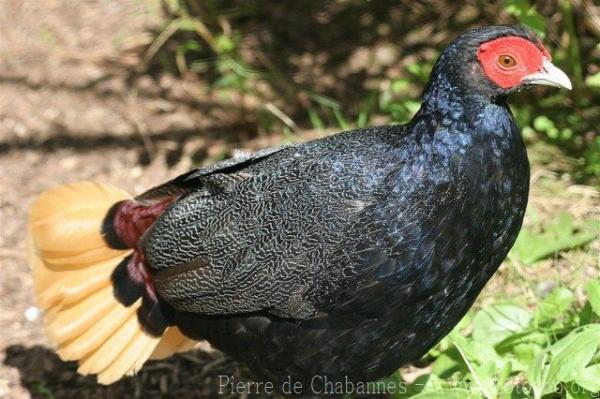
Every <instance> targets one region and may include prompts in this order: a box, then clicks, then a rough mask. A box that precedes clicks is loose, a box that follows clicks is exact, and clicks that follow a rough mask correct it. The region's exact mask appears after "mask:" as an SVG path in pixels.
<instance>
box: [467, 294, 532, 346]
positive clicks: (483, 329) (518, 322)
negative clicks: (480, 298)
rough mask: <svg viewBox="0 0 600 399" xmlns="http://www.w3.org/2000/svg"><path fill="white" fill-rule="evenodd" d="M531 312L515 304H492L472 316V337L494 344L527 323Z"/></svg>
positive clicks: (523, 327) (518, 330)
mask: <svg viewBox="0 0 600 399" xmlns="http://www.w3.org/2000/svg"><path fill="white" fill-rule="evenodd" d="M530 320H531V314H530V313H529V312H528V311H527V310H525V309H523V308H521V307H519V306H516V305H512V304H508V303H504V304H502V303H500V304H493V305H491V306H486V307H484V308H483V309H481V310H480V311H479V312H477V314H476V315H475V317H473V324H472V325H473V339H474V340H476V341H479V342H484V343H489V344H491V345H495V344H497V343H499V342H501V341H503V340H504V339H505V338H507V337H508V336H510V335H512V334H514V333H516V332H520V331H522V330H523V329H525V328H526V327H527V326H528V325H529V321H530Z"/></svg>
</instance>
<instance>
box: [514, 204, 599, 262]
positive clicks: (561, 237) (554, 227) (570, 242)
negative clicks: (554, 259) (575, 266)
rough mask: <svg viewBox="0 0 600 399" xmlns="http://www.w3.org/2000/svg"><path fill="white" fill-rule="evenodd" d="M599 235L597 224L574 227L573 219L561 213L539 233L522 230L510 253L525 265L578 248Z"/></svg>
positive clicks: (588, 223)
mask: <svg viewBox="0 0 600 399" xmlns="http://www.w3.org/2000/svg"><path fill="white" fill-rule="evenodd" d="M599 233H600V224H599V223H590V222H587V223H583V224H581V225H579V226H575V225H574V221H573V217H572V216H571V215H569V214H567V213H562V214H560V215H558V216H557V217H556V218H554V219H553V220H552V221H551V222H550V223H548V224H547V225H546V226H544V227H543V229H542V231H541V232H536V231H532V230H530V229H522V230H521V233H520V234H519V237H518V238H517V241H516V243H515V245H514V247H513V249H512V251H511V253H510V256H511V257H516V258H517V259H518V260H519V261H520V262H521V263H524V264H526V265H528V264H532V263H535V262H537V261H539V260H542V259H544V258H547V257H549V256H553V255H555V254H556V253H559V252H561V251H564V250H568V249H572V248H577V247H580V246H582V245H584V244H587V243H588V242H590V241H592V240H594V238H595V237H596V236H597V235H598V234H599Z"/></svg>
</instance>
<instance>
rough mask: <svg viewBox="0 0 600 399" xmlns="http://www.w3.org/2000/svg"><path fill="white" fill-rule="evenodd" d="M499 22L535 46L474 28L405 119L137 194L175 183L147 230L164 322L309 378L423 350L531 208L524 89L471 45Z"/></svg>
mask: <svg viewBox="0 0 600 399" xmlns="http://www.w3.org/2000/svg"><path fill="white" fill-rule="evenodd" d="M503 36H517V37H521V38H525V39H527V40H529V41H531V42H533V43H538V41H537V39H536V38H535V37H534V36H533V35H532V34H531V33H530V32H529V31H527V30H525V29H523V28H520V27H488V28H482V29H476V30H473V31H469V32H467V33H465V34H463V35H462V36H461V37H459V38H458V39H457V40H456V41H455V42H453V43H452V44H451V45H450V46H449V47H448V48H447V49H446V50H445V51H444V52H443V53H442V55H441V56H440V58H439V60H438V62H437V63H436V65H435V67H434V69H433V72H432V76H431V79H430V82H429V84H428V86H427V88H426V90H425V92H424V94H423V104H422V107H421V109H420V111H419V112H418V113H417V115H415V117H414V118H413V120H412V121H411V122H410V123H408V124H407V125H395V126H380V127H373V128H369V129H363V130H356V131H351V132H345V133H341V134H338V135H334V136H331V137H328V138H325V139H321V140H316V141H312V142H309V143H306V144H301V145H294V146H289V147H283V148H278V149H271V150H265V151H262V152H259V153H257V154H254V155H252V156H250V157H248V158H245V159H241V160H227V161H224V162H222V163H219V164H216V165H215V166H213V167H211V168H208V169H200V170H196V171H192V172H189V173H187V174H186V175H183V176H180V177H178V178H177V179H175V180H173V181H172V182H170V183H167V184H165V185H162V186H160V187H158V188H157V189H154V190H151V191H149V192H148V193H146V194H145V195H142V196H141V197H139V198H138V200H139V201H146V202H148V201H150V202H151V201H155V200H157V199H161V198H164V197H167V196H169V195H171V196H172V195H178V196H180V197H179V199H177V200H176V201H175V202H174V203H173V204H172V205H171V206H170V207H169V208H168V209H167V210H166V211H165V212H164V213H163V214H162V215H161V216H160V217H159V218H158V220H157V221H156V223H155V224H154V225H153V226H152V227H151V228H150V229H149V230H148V231H147V232H146V234H145V235H144V238H143V240H142V243H141V248H142V251H143V253H144V256H145V260H146V262H147V264H148V266H149V267H150V268H151V270H152V274H153V281H154V284H155V287H156V291H157V293H158V296H159V299H160V300H161V301H164V302H165V303H167V304H168V305H169V307H170V311H169V312H168V313H170V314H169V315H168V319H169V322H170V323H172V324H176V325H178V326H179V327H180V328H181V329H182V331H183V332H184V333H185V334H186V335H188V336H190V337H193V338H196V339H207V340H208V341H209V342H210V343H211V344H213V345H214V346H215V347H217V348H219V349H221V350H223V351H224V352H226V353H228V354H230V355H232V356H233V357H235V358H237V359H240V360H242V361H244V362H245V363H246V364H248V365H249V366H250V368H251V369H253V370H254V371H255V372H257V373H258V374H259V375H263V376H265V377H268V378H270V379H273V380H276V381H279V382H281V381H285V380H287V379H288V378H291V379H292V380H293V381H294V380H297V381H301V382H303V383H304V386H305V387H309V386H310V383H311V380H312V382H315V381H314V380H313V376H315V375H317V376H325V375H327V376H328V378H329V380H330V381H334V380H342V381H343V380H344V379H345V378H348V379H349V380H353V381H370V380H374V379H378V378H381V377H384V376H386V375H388V374H389V373H391V372H393V371H394V370H395V369H397V368H398V367H399V366H401V365H403V364H406V363H408V362H411V361H414V360H417V359H418V358H419V357H420V356H422V355H423V354H424V353H425V352H426V351H427V350H429V348H431V347H432V346H433V345H434V344H435V343H436V342H437V341H439V340H440V339H441V338H442V337H443V336H444V335H445V334H447V333H448V332H449V331H450V330H451V329H452V327H453V326H454V325H455V324H456V323H457V322H458V321H459V320H460V318H462V317H463V315H464V314H465V313H466V311H467V310H468V309H469V307H470V306H471V304H472V303H473V301H474V300H475V298H476V296H477V295H478V293H479V292H480V291H481V289H482V288H483V286H484V285H485V283H486V282H487V281H488V279H489V278H490V277H491V276H492V274H493V273H494V272H495V271H496V269H497V268H498V266H499V265H500V263H501V262H502V260H503V259H504V258H505V256H506V254H507V253H508V251H509V249H510V248H511V246H512V245H513V243H514V240H515V238H516V236H517V233H518V231H519V229H520V227H521V223H522V220H523V215H524V213H525V208H526V204H527V195H528V182H529V166H528V161H527V155H526V151H525V147H524V144H523V141H522V139H521V137H520V134H519V131H518V129H517V127H516V126H515V123H514V121H513V118H512V116H511V113H510V110H509V108H508V106H507V104H506V96H507V94H509V93H510V92H512V91H514V90H517V89H519V88H520V87H521V86H519V87H513V88H507V89H502V88H500V87H498V86H497V85H495V84H494V83H493V82H491V81H490V80H489V79H487V77H486V76H485V75H484V74H483V73H482V69H481V65H479V62H478V60H477V57H476V52H477V48H478V46H479V45H480V44H481V43H484V42H487V41H489V40H492V39H495V38H498V37H503ZM536 45H537V44H536ZM316 382H317V384H318V381H316ZM313 388H315V387H313ZM316 388H318V386H317V387H316Z"/></svg>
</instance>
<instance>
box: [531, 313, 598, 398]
mask: <svg viewBox="0 0 600 399" xmlns="http://www.w3.org/2000/svg"><path fill="white" fill-rule="evenodd" d="M565 339H567V340H568V345H565V344H564V343H562V344H560V342H561V341H562V340H565ZM562 340H561V341H558V342H557V344H560V345H557V344H555V345H553V347H554V349H555V347H556V346H558V347H559V348H561V349H560V351H559V352H558V353H556V354H555V355H554V356H553V357H552V360H551V361H550V364H549V365H548V371H547V379H546V384H545V387H544V390H543V393H550V392H553V391H554V389H555V388H554V387H555V386H556V384H558V383H559V382H568V381H572V380H575V379H576V378H577V377H578V376H581V375H582V373H583V371H584V369H585V368H586V366H587V364H588V363H589V361H590V360H591V359H592V357H593V356H594V354H595V353H596V350H597V349H598V345H600V324H591V325H589V326H588V328H585V329H583V328H581V329H577V330H574V331H573V332H571V333H570V334H569V335H568V336H567V337H565V338H563V339H562Z"/></svg>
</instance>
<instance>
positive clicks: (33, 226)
mask: <svg viewBox="0 0 600 399" xmlns="http://www.w3.org/2000/svg"><path fill="white" fill-rule="evenodd" d="M129 199H131V198H130V197H129V195H128V194H127V193H125V192H124V191H122V190H119V189H117V188H114V187H111V186H108V185H103V184H97V183H91V182H82V183H74V184H67V185H64V186H60V187H57V188H54V189H51V190H49V191H47V192H45V193H43V194H41V195H40V196H39V197H38V198H37V200H36V201H35V202H34V204H33V205H32V207H31V211H30V215H29V226H28V245H27V247H28V248H27V256H28V259H29V263H30V265H31V267H32V269H33V280H34V283H35V292H36V296H37V301H38V304H39V306H40V307H41V308H42V309H43V310H45V320H44V321H45V327H46V333H47V335H48V337H49V338H50V339H51V340H52V341H53V342H54V343H55V344H56V345H57V346H58V350H57V352H58V355H59V356H60V358H61V359H62V360H77V361H78V362H79V369H78V371H79V372H80V373H81V374H97V375H98V382H100V383H101V384H110V383H112V382H114V381H116V380H118V379H119V378H121V377H122V376H124V375H133V374H135V373H136V372H137V371H138V370H139V369H140V368H141V367H142V365H143V364H144V362H145V361H146V360H147V359H152V358H164V357H167V356H169V355H171V354H173V353H176V352H181V351H184V350H189V349H192V348H193V346H194V345H195V344H196V341H192V340H190V339H188V338H186V337H185V336H183V334H181V332H180V331H179V329H178V328H177V327H175V326H169V327H166V329H164V328H163V329H162V330H160V333H161V334H162V335H159V336H156V335H157V334H156V333H151V332H148V329H147V328H145V327H146V326H144V325H143V323H144V320H143V319H142V318H140V317H138V313H143V312H139V311H138V310H140V308H142V307H147V303H145V301H144V300H143V299H142V295H141V294H140V293H135V292H132V293H128V292H126V291H127V290H129V289H131V290H136V289H139V287H137V288H136V287H135V284H125V285H120V286H118V284H117V283H118V278H115V276H117V277H118V274H119V271H121V272H122V271H123V270H124V266H126V265H127V262H128V261H129V260H130V259H131V257H132V252H133V251H132V249H130V248H125V249H123V246H115V245H112V246H111V245H110V244H109V241H110V240H108V239H107V237H105V236H104V234H103V232H102V231H103V228H104V227H105V226H104V225H105V219H106V218H107V215H109V213H110V212H111V211H112V210H113V209H114V205H115V204H116V203H117V202H120V201H124V200H129ZM125 270H126V269H125ZM124 291H125V292H124ZM123 297H126V298H128V300H123Z"/></svg>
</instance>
